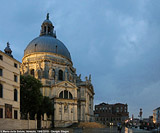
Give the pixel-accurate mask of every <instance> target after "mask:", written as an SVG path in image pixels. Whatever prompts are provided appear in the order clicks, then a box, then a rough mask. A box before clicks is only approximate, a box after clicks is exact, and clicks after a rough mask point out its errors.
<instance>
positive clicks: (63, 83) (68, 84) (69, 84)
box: [56, 81, 77, 88]
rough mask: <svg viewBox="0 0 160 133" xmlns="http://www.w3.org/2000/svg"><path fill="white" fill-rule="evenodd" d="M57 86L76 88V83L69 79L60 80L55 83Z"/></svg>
mask: <svg viewBox="0 0 160 133" xmlns="http://www.w3.org/2000/svg"><path fill="white" fill-rule="evenodd" d="M56 86H57V87H64V88H77V86H76V85H74V84H73V83H71V82H69V81H62V82H59V83H57V84H56Z"/></svg>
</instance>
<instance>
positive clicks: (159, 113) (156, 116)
mask: <svg viewBox="0 0 160 133" xmlns="http://www.w3.org/2000/svg"><path fill="white" fill-rule="evenodd" d="M153 123H156V124H158V123H160V107H158V108H156V109H154V110H153Z"/></svg>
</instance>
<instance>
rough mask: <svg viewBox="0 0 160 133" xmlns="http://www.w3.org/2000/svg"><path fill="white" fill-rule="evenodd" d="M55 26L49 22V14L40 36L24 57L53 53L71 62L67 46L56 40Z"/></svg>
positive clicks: (27, 49) (30, 45)
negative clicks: (35, 53) (36, 53)
mask: <svg viewBox="0 0 160 133" xmlns="http://www.w3.org/2000/svg"><path fill="white" fill-rule="evenodd" d="M53 31H54V26H53V25H52V22H51V21H50V20H49V13H48V14H47V17H46V20H44V21H43V23H42V26H41V33H40V36H39V37H37V38H35V39H33V40H32V41H31V42H30V43H29V44H28V46H27V47H26V49H25V50H24V56H25V55H27V54H31V53H34V52H51V53H55V54H59V55H62V56H64V57H66V58H68V59H69V60H71V56H70V53H69V51H68V49H67V48H66V47H65V45H64V44H63V43H62V42H61V41H59V40H58V39H57V38H56V34H55V32H53Z"/></svg>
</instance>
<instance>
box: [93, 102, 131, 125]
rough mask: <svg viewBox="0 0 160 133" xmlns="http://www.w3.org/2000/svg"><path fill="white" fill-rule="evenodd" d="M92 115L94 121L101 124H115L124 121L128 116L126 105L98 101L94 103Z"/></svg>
mask: <svg viewBox="0 0 160 133" xmlns="http://www.w3.org/2000/svg"><path fill="white" fill-rule="evenodd" d="M94 115H95V121H96V122H99V123H102V124H107V125H110V124H112V125H117V123H124V122H125V121H126V120H128V118H129V113H128V105H127V104H122V103H116V104H108V103H100V104H99V105H95V111H94Z"/></svg>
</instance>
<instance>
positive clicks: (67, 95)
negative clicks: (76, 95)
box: [59, 90, 73, 99]
mask: <svg viewBox="0 0 160 133" xmlns="http://www.w3.org/2000/svg"><path fill="white" fill-rule="evenodd" d="M59 98H64V99H73V96H72V94H71V93H70V92H69V91H67V90H64V91H61V92H60V94H59Z"/></svg>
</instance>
